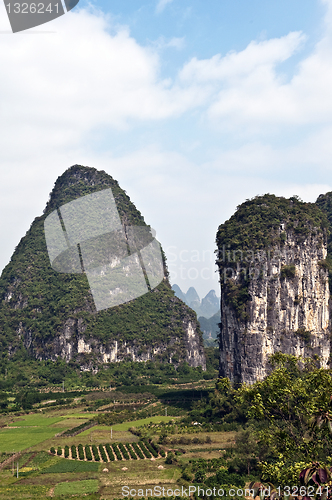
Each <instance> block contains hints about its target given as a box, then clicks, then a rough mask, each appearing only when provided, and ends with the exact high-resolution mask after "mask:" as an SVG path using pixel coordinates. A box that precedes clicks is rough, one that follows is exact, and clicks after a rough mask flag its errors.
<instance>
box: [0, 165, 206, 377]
mask: <svg viewBox="0 0 332 500" xmlns="http://www.w3.org/2000/svg"><path fill="white" fill-rule="evenodd" d="M108 188H111V191H112V193H113V196H114V200H115V204H116V208H117V212H118V217H119V224H120V227H121V228H123V230H122V229H121V231H122V233H121V234H124V235H125V236H126V235H127V234H128V228H130V227H133V226H139V227H144V228H146V227H147V226H146V223H145V221H144V218H143V217H142V215H141V213H140V212H139V211H138V210H137V209H136V207H135V206H134V205H133V203H132V202H131V201H130V198H129V197H128V196H127V194H126V193H125V191H123V190H122V189H121V188H120V186H119V185H118V183H117V181H115V180H114V179H113V178H112V177H111V176H109V175H108V174H106V173H105V172H103V171H97V170H96V169H94V168H89V167H83V166H79V165H74V166H73V167H71V168H69V169H68V170H67V171H66V172H65V173H64V174H63V175H62V176H60V177H59V178H58V179H57V181H56V183H55V186H54V189H53V191H52V193H51V194H50V199H49V201H48V203H47V205H46V208H45V211H44V214H43V215H42V216H40V217H37V218H36V219H35V220H34V221H33V223H32V224H31V227H30V229H29V231H28V232H27V234H26V235H25V236H24V237H23V238H22V240H21V241H20V243H19V245H18V246H17V248H16V250H15V252H14V254H13V256H12V258H11V261H10V263H9V264H8V265H7V266H6V268H5V269H4V271H3V273H2V275H1V279H0V296H1V303H0V342H1V345H2V356H3V357H9V358H10V357H12V356H13V355H15V353H16V354H17V353H18V352H21V355H22V356H32V357H34V358H36V359H44V360H47V359H50V360H56V359H57V358H58V357H61V358H64V359H66V360H67V361H75V362H76V363H78V364H79V365H80V366H81V367H82V368H89V367H91V366H94V367H95V366H97V365H98V364H100V363H109V362H115V361H121V360H125V359H127V360H134V361H146V360H149V359H151V360H159V361H163V362H165V363H173V364H175V365H178V364H179V363H180V362H184V361H187V362H188V363H189V365H190V366H202V367H203V369H205V355H204V349H203V341H202V333H201V331H200V329H199V324H198V322H197V318H196V314H195V313H194V311H192V310H191V309H189V307H187V306H186V305H185V304H183V303H182V302H181V301H180V300H179V299H178V298H177V297H175V296H174V292H173V291H172V290H171V287H170V284H169V282H168V272H167V268H166V263H165V258H164V257H163V259H164V262H163V264H162V265H161V266H162V268H163V270H162V268H161V282H160V284H159V285H158V286H155V287H154V288H153V289H150V290H149V291H148V293H145V294H143V295H141V296H138V294H137V295H136V297H137V298H136V299H134V300H131V301H129V302H127V303H122V304H120V305H117V306H116V307H112V308H106V309H104V310H97V309H96V306H95V302H94V300H93V299H94V297H93V296H92V293H91V287H89V282H88V279H87V276H86V274H84V273H81V274H79V273H78V274H70V273H66V272H56V270H54V269H53V268H52V267H51V263H50V259H49V255H48V251H47V248H46V242H45V234H44V221H45V219H46V217H48V216H49V215H50V214H52V213H54V211H56V210H58V209H59V207H61V206H63V205H64V204H66V203H69V202H71V201H72V200H77V199H80V198H82V197H84V196H86V195H90V194H92V193H97V192H99V191H102V190H106V189H108ZM129 243H130V241H129ZM125 244H126V248H127V247H128V248H129V244H128V242H127V241H126V242H125ZM128 251H129V250H128ZM159 252H160V251H159ZM81 260H82V258H81ZM83 262H84V260H83ZM126 269H127V268H126ZM126 269H125V270H124V271H123V272H126V273H127V270H126ZM83 270H84V269H83ZM120 270H121V269H120ZM101 274H102V273H101Z"/></svg>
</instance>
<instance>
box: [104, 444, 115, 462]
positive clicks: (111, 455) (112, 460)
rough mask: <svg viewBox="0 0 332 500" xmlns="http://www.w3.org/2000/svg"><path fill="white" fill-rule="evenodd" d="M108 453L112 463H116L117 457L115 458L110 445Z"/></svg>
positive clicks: (107, 446) (107, 447)
mask: <svg viewBox="0 0 332 500" xmlns="http://www.w3.org/2000/svg"><path fill="white" fill-rule="evenodd" d="M106 451H107V455H108V458H109V459H110V461H111V462H114V460H115V457H114V454H113V451H112V448H111V447H110V445H109V444H107V445H106Z"/></svg>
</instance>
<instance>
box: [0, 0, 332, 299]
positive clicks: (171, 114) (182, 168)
mask: <svg viewBox="0 0 332 500" xmlns="http://www.w3.org/2000/svg"><path fill="white" fill-rule="evenodd" d="M9 30H10V26H9V22H8V20H7V17H6V13H5V10H4V7H3V5H1V6H0V68H1V80H0V92H1V110H2V112H1V120H0V160H1V161H0V169H1V179H2V183H1V185H0V191H1V196H0V203H1V207H0V208H1V211H2V214H3V217H2V218H1V220H0V224H1V231H2V235H3V241H2V245H1V248H0V268H3V267H4V266H5V265H6V264H7V263H8V261H9V259H10V256H11V254H12V252H13V250H14V248H15V246H16V245H17V243H18V241H19V239H20V238H21V237H22V235H24V234H25V231H26V230H27V229H28V228H29V225H30V223H31V221H32V220H33V219H34V217H36V216H38V215H40V214H41V213H42V210H43V208H44V206H45V203H46V201H47V199H48V194H49V192H50V191H51V189H52V187H53V184H54V182H55V180H56V178H57V177H58V176H59V175H61V174H62V173H63V172H64V170H65V169H66V168H68V167H69V166H71V165H73V164H75V163H78V164H83V165H88V166H91V167H95V168H97V169H103V170H105V171H107V172H108V173H109V174H110V175H112V176H113V177H114V178H116V179H117V180H118V181H119V183H120V185H121V187H122V188H123V189H125V190H126V191H127V193H128V194H129V196H130V197H131V199H132V201H133V202H134V203H135V204H136V206H137V208H138V209H139V210H140V211H141V212H142V213H143V215H144V216H145V219H146V221H147V222H148V223H149V224H150V225H151V226H152V227H154V228H155V229H156V231H157V237H158V239H159V240H160V242H161V243H162V246H163V248H164V250H165V252H166V255H167V257H168V263H169V269H170V271H171V279H172V282H173V283H177V284H179V285H180V287H181V288H182V289H183V290H184V291H186V290H187V289H188V288H189V287H190V286H195V287H196V288H197V290H198V292H199V294H200V295H201V296H204V295H205V294H206V293H207V292H208V291H209V290H210V289H211V288H214V289H215V290H216V291H217V293H218V294H219V291H218V279H217V274H216V272H215V265H214V254H213V252H214V249H215V243H214V240H215V234H216V231H217V228H218V225H219V224H220V223H223V222H224V221H225V220H226V219H227V218H229V217H230V216H231V215H232V213H233V212H234V210H235V209H236V206H237V205H239V204H240V203H241V202H242V201H244V200H245V199H247V198H251V197H253V196H255V195H257V194H264V193H266V192H270V193H275V194H276V195H280V196H292V195H294V194H298V195H299V196H300V197H301V198H302V199H304V200H305V201H315V199H316V198H317V196H318V195H319V194H320V193H323V192H326V191H329V190H332V182H331V158H332V0H318V1H314V0H310V1H309V0H301V1H300V0H278V1H276V0H269V1H268V2H267V1H266V0H264V1H263V0H253V1H250V2H249V1H248V0H205V1H204V2H203V1H202V0H171V1H165V0H160V1H159V0H149V1H140V0H125V1H124V0H114V1H95V2H93V3H90V2H86V1H85V0H81V1H80V3H79V4H78V6H77V7H75V8H74V9H73V10H72V11H71V12H70V13H68V14H66V15H65V16H63V17H61V18H58V19H56V20H54V21H52V22H51V23H48V24H47V25H44V26H40V27H38V28H35V29H34V30H30V31H27V32H22V33H17V34H15V35H13V34H11V33H10V32H9ZM50 31H52V32H51V33H50Z"/></svg>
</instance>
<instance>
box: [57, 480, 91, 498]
mask: <svg viewBox="0 0 332 500" xmlns="http://www.w3.org/2000/svg"><path fill="white" fill-rule="evenodd" d="M98 489H99V484H98V480H97V479H86V480H83V481H71V482H65V483H59V484H57V485H56V487H55V488H54V493H53V494H54V496H56V497H57V496H61V495H76V496H77V495H85V494H86V493H95V492H96V491H98Z"/></svg>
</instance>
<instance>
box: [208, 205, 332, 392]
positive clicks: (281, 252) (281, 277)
mask: <svg viewBox="0 0 332 500" xmlns="http://www.w3.org/2000/svg"><path fill="white" fill-rule="evenodd" d="M303 205H309V204H303ZM252 208H253V213H254V215H255V206H253V207H252ZM302 209H303V210H305V207H302ZM280 215H283V214H280ZM284 216H285V219H287V214H284ZM251 219H252V218H251V217H249V220H248V219H247V220H244V221H243V223H244V227H243V229H244V231H245V228H246V227H247V225H248V222H249V224H250V223H252V221H251ZM267 220H268V218H267ZM226 224H227V223H226ZM226 224H225V225H226ZM276 224H277V225H275V226H274V227H272V228H270V231H271V234H272V238H271V240H270V241H271V245H269V246H268V247H263V248H259V241H257V237H256V238H255V239H254V240H252V241H251V249H250V245H247V246H246V247H245V251H244V250H242V249H241V250H240V246H239V245H238V246H237V248H236V249H235V245H234V244H233V245H232V244H231V243H228V244H226V245H225V243H223V239H222V237H223V236H224V241H225V240H226V241H229V239H228V240H227V238H225V234H226V236H227V231H226V232H225V225H224V227H223V228H222V230H221V231H219V233H218V236H219V239H218V236H217V242H218V247H219V248H218V250H219V252H218V263H219V270H220V282H221V329H220V375H221V376H226V377H229V378H230V379H231V380H232V381H234V382H245V383H248V384H252V383H253V382H255V381H256V380H261V379H262V378H264V377H265V376H266V375H267V374H268V372H269V369H270V365H269V356H270V355H271V354H274V353H276V352H278V351H280V352H283V353H287V354H293V355H303V356H306V357H313V358H315V359H316V360H317V363H318V364H319V365H320V366H321V367H324V368H325V367H327V365H328V362H329V356H330V336H329V295H330V294H329V285H328V270H327V263H326V260H325V259H326V257H327V246H326V235H325V232H324V229H322V228H310V229H309V230H306V231H305V232H304V233H301V232H297V231H296V225H295V229H294V227H292V224H287V222H286V223H285V222H280V219H278V218H277V219H276ZM308 224H309V226H310V223H308ZM238 229H239V231H241V227H239V228H238ZM242 248H244V246H242ZM234 251H235V254H234V253H233V252H234Z"/></svg>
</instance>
